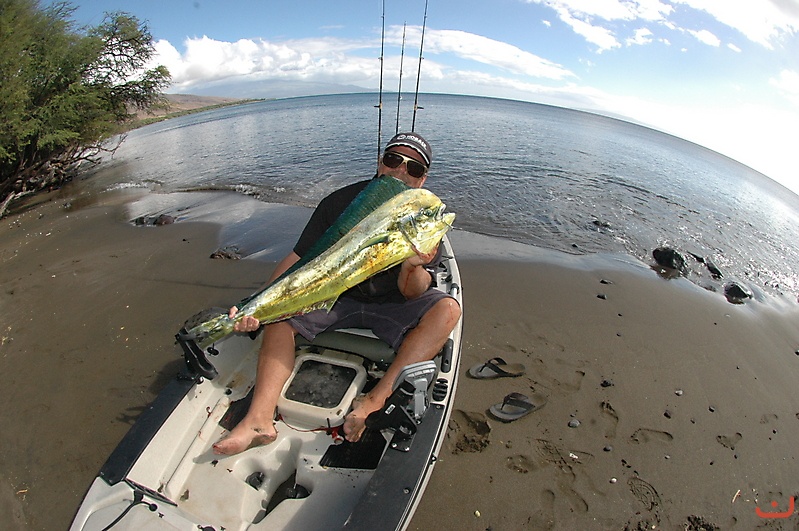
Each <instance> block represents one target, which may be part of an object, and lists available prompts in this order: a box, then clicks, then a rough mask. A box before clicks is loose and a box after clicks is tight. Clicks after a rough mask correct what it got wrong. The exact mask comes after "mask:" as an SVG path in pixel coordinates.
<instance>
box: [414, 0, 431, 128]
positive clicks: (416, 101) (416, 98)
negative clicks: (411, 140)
mask: <svg viewBox="0 0 799 531" xmlns="http://www.w3.org/2000/svg"><path fill="white" fill-rule="evenodd" d="M427 2H428V0H424V21H423V22H422V42H421V43H420V44H419V69H418V70H417V71H416V94H415V95H414V97H413V121H412V122H411V131H415V130H416V111H417V110H418V109H423V108H424V107H419V79H420V78H421V77H422V50H424V30H425V28H426V27H427Z"/></svg>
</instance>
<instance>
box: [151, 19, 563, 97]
mask: <svg viewBox="0 0 799 531" xmlns="http://www.w3.org/2000/svg"><path fill="white" fill-rule="evenodd" d="M420 38H421V27H417V26H410V27H408V28H407V35H406V39H407V41H406V48H405V51H406V56H405V59H404V63H403V70H404V71H405V72H409V71H411V69H412V70H413V72H415V71H416V69H417V67H418V55H417V52H416V51H414V52H413V53H408V50H411V49H413V45H412V43H413V42H416V43H418V42H419V40H420ZM401 42H402V27H401V26H393V27H391V28H387V32H386V45H387V46H388V48H391V46H392V45H393V46H394V47H395V48H396V50H397V53H396V54H395V55H391V54H390V53H388V52H387V53H386V54H385V63H384V67H385V69H384V70H385V72H386V74H387V75H388V77H389V78H391V77H392V76H395V75H397V73H398V72H399V62H400V58H399V53H398V50H399V46H400V44H401ZM183 45H184V48H185V51H184V52H183V53H181V52H179V51H178V50H177V49H176V48H175V47H174V46H173V45H172V44H171V43H169V42H167V41H164V40H161V41H158V42H157V43H156V45H155V49H156V53H157V55H156V57H155V58H154V62H155V63H156V64H163V65H165V66H166V67H167V68H168V69H169V71H170V73H171V74H172V81H173V86H174V87H175V88H178V89H180V90H185V89H187V88H188V87H191V86H195V85H197V84H200V83H208V82H212V81H217V80H220V79H225V78H229V77H241V76H244V77H252V78H258V79H260V80H264V79H284V80H302V81H319V82H334V83H339V84H356V85H361V86H364V87H373V86H374V85H375V83H376V82H377V79H378V78H379V75H378V73H379V68H380V62H379V61H377V60H376V59H373V58H368V57H367V58H364V57H362V56H360V55H358V53H359V52H363V51H368V52H372V51H373V50H375V49H376V48H377V47H378V46H379V41H377V42H375V41H373V40H358V39H339V38H333V37H321V38H315V39H297V40H287V41H282V42H270V41H266V40H263V39H256V40H253V39H242V40H239V41H236V42H224V41H218V40H214V39H210V38H208V37H205V36H204V37H202V38H191V39H186V41H185V42H184V43H183ZM416 47H417V48H416V50H418V44H416ZM424 52H425V55H426V56H434V55H436V54H441V55H443V54H451V55H454V56H456V57H459V58H462V59H466V60H468V61H474V62H478V63H482V64H485V65H491V66H492V67H495V68H499V69H502V70H505V71H507V72H510V73H512V74H516V75H521V76H527V77H532V78H541V79H549V80H555V81H560V80H564V79H567V78H573V77H575V75H574V74H573V73H572V72H571V71H569V70H568V69H566V68H564V67H562V66H561V65H558V64H556V63H553V62H552V61H548V60H546V59H543V58H541V57H539V56H537V55H534V54H532V53H529V52H526V51H524V50H522V49H520V48H518V47H516V46H513V45H511V44H508V43H504V42H500V41H496V40H493V39H489V38H487V37H482V36H480V35H475V34H473V33H467V32H465V31H455V30H430V29H428V30H427V32H426V33H425V49H424ZM422 66H423V69H424V72H425V75H426V76H429V77H440V76H443V73H442V72H441V67H440V65H437V64H436V63H434V62H432V61H430V60H427V59H426V60H425V61H424V62H423V65H422Z"/></svg>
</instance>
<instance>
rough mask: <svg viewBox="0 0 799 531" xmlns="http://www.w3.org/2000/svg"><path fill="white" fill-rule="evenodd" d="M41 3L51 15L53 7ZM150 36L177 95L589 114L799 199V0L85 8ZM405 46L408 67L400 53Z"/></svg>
mask: <svg viewBox="0 0 799 531" xmlns="http://www.w3.org/2000/svg"><path fill="white" fill-rule="evenodd" d="M42 3H43V4H45V5H46V2H42ZM73 4H74V5H75V6H76V7H77V9H76V11H75V13H74V16H73V18H74V20H75V21H76V22H77V23H78V24H79V25H84V24H86V25H92V26H93V25H97V24H100V23H101V22H102V20H103V16H104V13H105V12H111V11H125V12H127V13H130V14H132V15H135V16H136V17H138V18H139V19H140V20H142V21H145V22H146V23H147V24H148V27H149V29H150V32H151V33H152V36H153V38H154V41H155V49H156V58H155V62H156V63H157V64H163V65H165V66H166V67H167V68H169V71H170V73H171V74H172V83H173V84H172V86H171V87H170V89H169V90H168V92H171V93H183V94H205V95H216V96H229V97H242V96H248V97H265V98H268V97H275V96H278V97H285V96H287V95H290V94H296V95H309V94H320V93H332V92H342V91H346V92H362V91H369V90H377V89H378V86H379V80H380V66H381V62H380V57H381V33H382V24H383V23H385V41H384V50H383V58H384V60H383V65H384V72H383V83H384V90H387V91H394V92H396V90H397V86H398V78H399V70H400V63H401V62H402V71H403V77H402V87H403V91H413V89H414V88H415V84H416V74H417V70H418V68H419V66H418V65H419V56H420V52H419V50H420V43H421V38H422V29H423V26H424V46H423V48H422V54H421V55H422V57H423V59H422V61H421V63H422V64H421V76H420V81H419V84H420V92H422V93H424V92H433V93H447V94H468V95H477V96H489V97H498V98H507V99H514V100H522V101H531V102H536V103H543V104H548V105H556V106H560V107H567V108H571V109H578V110H585V111H589V112H594V113H599V114H604V115H608V116H612V117H615V118H621V119H624V120H628V121H632V122H635V123H640V124H643V125H646V126H648V127H652V128H654V129H658V130H660V131H664V132H666V133H669V134H673V135H675V136H678V137H681V138H684V139H686V140H689V141H691V142H695V143H697V144H700V145H702V146H705V147H708V148H710V149H712V150H714V151H717V152H719V153H722V154H724V155H726V156H728V157H730V158H733V159H735V160H737V161H739V162H742V163H743V164H746V165H748V166H750V167H752V168H754V169H755V170H757V171H759V172H761V173H764V174H765V175H767V176H768V177H770V178H772V179H774V180H775V181H777V182H779V183H781V184H783V185H784V186H786V187H787V188H789V189H791V190H792V191H794V192H795V193H798V194H799V167H798V166H799V165H797V155H798V154H799V0H481V1H478V0H429V3H428V5H427V18H426V19H425V0H385V17H383V11H382V6H383V1H382V0H338V1H336V2H331V1H325V0H315V1H311V0H292V1H286V0H272V1H270V0H260V1H259V0H224V1H223V0H74V1H73ZM403 32H404V33H405V41H404V42H405V45H404V50H405V53H404V57H403V54H402V53H401V52H402V45H403Z"/></svg>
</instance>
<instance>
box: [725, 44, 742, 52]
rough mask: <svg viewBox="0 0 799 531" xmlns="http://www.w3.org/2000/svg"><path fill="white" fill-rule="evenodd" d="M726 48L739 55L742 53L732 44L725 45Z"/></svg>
mask: <svg viewBox="0 0 799 531" xmlns="http://www.w3.org/2000/svg"><path fill="white" fill-rule="evenodd" d="M727 48H729V49H730V50H732V51H733V52H735V53H741V52H742V51H743V50H741V49H740V48H738V47H737V46H735V45H734V44H732V43H729V44H727Z"/></svg>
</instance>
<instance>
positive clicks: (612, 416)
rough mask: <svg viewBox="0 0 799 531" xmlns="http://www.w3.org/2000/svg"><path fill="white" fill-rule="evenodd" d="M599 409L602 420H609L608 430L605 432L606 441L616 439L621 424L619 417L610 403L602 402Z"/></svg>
mask: <svg viewBox="0 0 799 531" xmlns="http://www.w3.org/2000/svg"><path fill="white" fill-rule="evenodd" d="M599 407H600V408H601V414H602V418H604V419H607V421H608V428H607V429H606V430H605V438H606V439H615V438H616V426H617V425H618V424H619V415H618V413H616V410H615V409H613V406H611V405H610V402H602V403H601V404H600V405H599Z"/></svg>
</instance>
